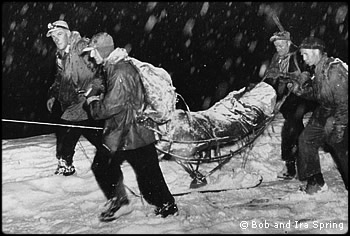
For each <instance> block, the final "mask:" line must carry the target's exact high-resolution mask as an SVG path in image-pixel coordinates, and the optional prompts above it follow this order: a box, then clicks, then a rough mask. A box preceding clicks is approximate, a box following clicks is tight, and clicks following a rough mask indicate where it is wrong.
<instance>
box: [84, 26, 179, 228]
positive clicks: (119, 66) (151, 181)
mask: <svg viewBox="0 0 350 236" xmlns="http://www.w3.org/2000/svg"><path fill="white" fill-rule="evenodd" d="M113 49H114V44H113V38H112V37H111V36H110V35H109V34H107V33H99V34H97V35H95V36H93V37H92V39H91V41H90V44H89V46H88V47H87V48H85V49H84V50H83V51H85V52H88V53H90V56H91V57H92V58H94V60H95V62H96V63H97V64H98V65H100V66H101V67H100V69H101V70H102V73H101V74H100V75H102V76H103V77H101V78H96V79H95V81H93V83H91V87H90V89H89V90H88V91H87V92H86V94H85V95H86V96H87V104H88V106H89V110H90V112H91V115H92V117H93V118H95V119H97V120H100V119H105V124H104V131H103V143H104V147H105V148H104V153H102V152H101V153H99V152H97V153H96V156H95V158H94V161H93V164H92V171H93V173H94V175H95V177H96V180H97V183H98V184H99V186H100V188H101V189H102V191H103V193H104V194H105V196H106V198H107V200H108V201H107V204H106V210H104V211H103V212H102V213H101V215H100V220H101V221H112V220H115V219H117V218H118V217H120V216H121V215H124V214H127V213H129V212H130V204H129V200H128V197H127V194H126V191H125V187H124V184H123V173H122V171H121V167H120V166H121V164H122V163H123V162H124V161H127V162H129V163H130V165H131V166H132V168H133V169H134V171H135V174H136V179H137V183H138V186H139V189H140V192H141V194H142V195H143V197H144V199H145V200H146V201H147V202H148V203H150V204H152V205H154V206H156V209H155V214H156V215H160V216H162V217H167V216H168V215H174V214H177V211H178V209H177V205H176V204H175V199H174V197H173V196H172V195H171V193H170V191H169V189H168V186H167V184H166V182H165V179H164V177H163V174H162V171H161V169H160V166H159V162H158V155H157V151H156V148H155V142H156V138H155V134H154V132H153V131H152V130H149V129H148V128H147V127H145V126H143V125H142V124H140V123H139V122H138V121H137V114H138V113H140V111H141V110H142V107H143V106H145V94H144V91H143V86H142V82H141V78H140V74H139V73H138V71H137V69H136V68H135V67H134V65H133V64H132V63H131V62H130V61H128V60H124V59H125V58H126V56H127V52H126V50H125V49H121V48H117V49H115V50H114V51H113ZM112 51H113V55H114V56H113V60H111V57H110V54H111V52H112ZM104 88H105V89H104ZM103 90H105V91H106V93H105V94H104V95H103V96H101V95H100V93H101V91H103ZM106 153H107V154H106ZM106 155H109V158H106ZM128 208H129V209H128Z"/></svg>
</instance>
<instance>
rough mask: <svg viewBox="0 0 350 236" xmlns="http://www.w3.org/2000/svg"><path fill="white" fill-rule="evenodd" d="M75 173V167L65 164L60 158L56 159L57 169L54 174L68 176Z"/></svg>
mask: <svg viewBox="0 0 350 236" xmlns="http://www.w3.org/2000/svg"><path fill="white" fill-rule="evenodd" d="M74 173H75V167H74V166H73V165H67V162H66V161H65V160H63V159H62V158H60V159H58V165H57V169H56V171H55V175H64V176H69V175H72V174H74Z"/></svg>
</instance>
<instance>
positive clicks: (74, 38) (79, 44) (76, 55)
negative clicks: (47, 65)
mask: <svg viewBox="0 0 350 236" xmlns="http://www.w3.org/2000/svg"><path fill="white" fill-rule="evenodd" d="M88 43H89V39H87V38H81V36H80V34H79V32H77V31H72V35H71V37H70V38H69V51H68V52H65V51H58V52H57V56H56V66H57V75H56V78H55V82H54V83H53V85H52V86H51V87H50V90H49V96H50V97H55V98H56V99H57V100H58V101H59V102H60V104H61V108H62V111H63V114H62V116H61V118H62V119H64V120H69V121H82V120H87V119H88V114H87V112H86V110H84V109H83V104H84V102H85V97H84V96H83V94H82V93H79V91H83V90H84V89H85V88H86V86H87V85H88V84H89V83H90V82H91V80H92V79H93V78H94V75H95V69H94V68H93V66H92V63H91V62H89V61H88V57H89V56H88V55H87V54H83V55H80V54H81V51H82V49H83V48H85V47H86V46H87V45H88Z"/></svg>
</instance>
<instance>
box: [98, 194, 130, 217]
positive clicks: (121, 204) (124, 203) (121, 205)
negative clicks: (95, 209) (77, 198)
mask: <svg viewBox="0 0 350 236" xmlns="http://www.w3.org/2000/svg"><path fill="white" fill-rule="evenodd" d="M105 207H106V209H105V210H104V211H103V212H102V213H101V215H100V216H99V219H100V221H102V222H109V221H113V220H116V219H118V218H119V217H121V216H123V215H127V214H130V213H131V212H132V210H133V209H132V207H131V206H130V204H129V200H128V199H127V197H124V198H122V199H119V198H118V197H114V198H111V199H109V200H108V201H107V203H106V204H105Z"/></svg>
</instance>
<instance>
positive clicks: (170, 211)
mask: <svg viewBox="0 0 350 236" xmlns="http://www.w3.org/2000/svg"><path fill="white" fill-rule="evenodd" d="M178 211H179V210H178V209H177V205H176V204H175V203H174V202H172V203H165V204H163V206H161V207H157V208H156V209H155V210H154V213H155V214H156V215H161V216H162V217H163V218H165V217H167V216H168V215H177V212H178Z"/></svg>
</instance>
